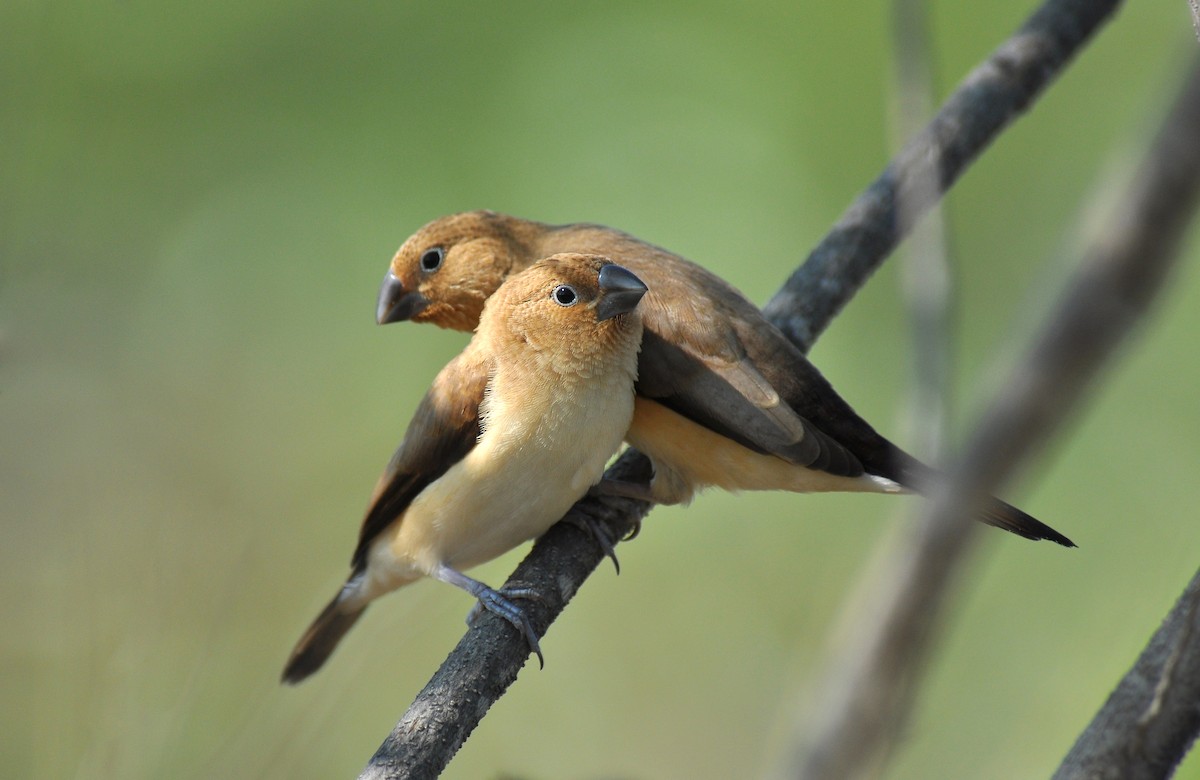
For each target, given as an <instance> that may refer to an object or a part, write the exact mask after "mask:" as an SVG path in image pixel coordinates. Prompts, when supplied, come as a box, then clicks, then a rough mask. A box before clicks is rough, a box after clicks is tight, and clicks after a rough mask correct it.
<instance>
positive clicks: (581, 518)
mask: <svg viewBox="0 0 1200 780" xmlns="http://www.w3.org/2000/svg"><path fill="white" fill-rule="evenodd" d="M564 519H565V520H566V521H567V522H568V523H570V524H571V525H573V526H575V527H576V528H578V529H579V530H581V531H583V532H584V533H587V534H589V535H590V536H591V537H592V538H593V539H595V540H596V544H598V545H600V550H601V551H602V552H603V553H604V557H606V558H608V559H609V560H611V561H612V562H613V568H614V569H616V570H617V574H620V573H621V562H620V561H618V560H617V550H616V542H614V541H613V538H612V536H611V535H610V534H609V533H608V529H607V528H605V527H604V524H603V523H601V522H600V521H599V520H597V519H596V518H595V517H594V516H592V514H591V513H590V512H588V511H587V510H586V509H584V508H582V507H580V506H579V505H578V504H577V505H575V506H574V507H572V508H571V511H570V512H568V513H567V516H566V517H565V518H564ZM635 533H636V530H635Z"/></svg>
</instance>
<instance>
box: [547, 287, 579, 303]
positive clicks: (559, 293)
mask: <svg viewBox="0 0 1200 780" xmlns="http://www.w3.org/2000/svg"><path fill="white" fill-rule="evenodd" d="M550 297H551V298H553V299H554V302H555V303H557V304H558V305H559V306H574V305H575V302H576V301H578V300H579V296H578V295H576V294H575V288H574V287H571V286H570V285H566V284H560V285H559V286H558V287H555V288H554V292H552V293H550Z"/></svg>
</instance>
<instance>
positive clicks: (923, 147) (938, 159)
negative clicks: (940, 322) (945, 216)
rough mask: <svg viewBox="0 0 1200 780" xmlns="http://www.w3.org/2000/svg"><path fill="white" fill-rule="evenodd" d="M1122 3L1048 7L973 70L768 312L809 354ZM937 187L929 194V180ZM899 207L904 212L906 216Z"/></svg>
mask: <svg viewBox="0 0 1200 780" xmlns="http://www.w3.org/2000/svg"><path fill="white" fill-rule="evenodd" d="M1119 5H1120V1H1119V0H1048V1H1047V2H1046V3H1044V4H1043V5H1042V7H1041V8H1039V9H1038V10H1037V11H1036V12H1034V14H1033V16H1031V17H1029V19H1028V20H1027V21H1026V22H1025V24H1024V25H1022V26H1021V28H1020V29H1019V30H1017V32H1016V33H1015V34H1013V36H1012V37H1010V38H1009V39H1008V40H1006V41H1005V42H1004V43H1003V44H1001V45H1000V47H999V48H998V49H996V51H994V52H993V53H992V55H991V56H990V57H988V58H987V59H986V60H984V61H983V63H981V64H980V65H979V66H978V67H976V68H975V69H974V70H973V71H971V72H970V73H969V74H968V75H967V77H966V79H964V80H963V82H962V83H961V84H960V85H959V86H958V89H956V90H955V91H954V94H952V95H951V96H950V97H949V98H948V99H947V100H946V103H945V105H943V106H942V109H941V110H940V111H939V112H938V114H937V116H935V117H934V118H933V121H932V122H930V123H929V125H928V126H927V127H926V128H925V129H924V130H923V131H922V132H921V133H920V134H919V135H917V136H916V137H915V138H913V139H912V140H911V141H909V142H908V144H907V145H906V146H905V147H904V148H903V149H902V150H901V151H900V153H899V154H898V155H896V157H895V158H894V159H893V160H892V162H891V164H889V165H888V167H887V168H886V169H885V170H884V172H883V173H882V174H881V175H880V176H879V178H878V179H876V180H875V181H874V182H873V183H872V184H871V186H870V187H868V188H867V189H866V191H864V192H863V193H862V194H861V195H859V196H858V198H857V199H856V200H855V201H854V202H853V203H851V204H850V207H849V208H848V209H846V211H845V212H844V213H843V214H842V216H841V218H840V219H839V220H838V222H837V224H836V225H834V226H833V229H832V230H830V231H829V233H828V234H827V235H826V236H825V238H824V239H823V240H822V241H821V243H820V244H818V245H817V247H816V249H814V250H813V251H812V253H810V254H809V256H808V259H807V260H806V261H805V262H804V265H802V266H801V267H800V268H799V269H798V270H797V271H796V272H795V273H793V274H792V275H791V277H790V278H789V279H788V280H787V282H786V283H785V284H784V286H783V289H781V290H780V291H779V292H777V293H775V296H774V297H773V298H771V300H770V301H769V302H768V303H767V305H766V306H765V307H764V308H763V311H764V312H765V313H766V314H767V316H768V317H769V318H770V319H771V321H772V322H774V323H775V324H776V325H778V326H779V328H780V330H782V331H783V332H784V333H786V334H787V335H788V337H789V338H791V339H792V341H794V342H796V344H798V345H800V346H801V347H802V348H804V349H808V348H809V347H811V346H812V344H813V342H814V341H816V338H817V336H818V335H820V333H821V331H822V330H823V329H824V328H825V326H826V325H828V324H829V322H830V321H831V320H832V319H833V317H834V315H836V314H837V313H838V311H840V310H841V308H842V306H844V305H845V304H846V302H847V301H849V300H850V298H851V297H852V296H853V295H854V293H855V292H856V291H857V290H858V288H859V287H861V286H862V285H863V284H864V283H865V282H866V280H867V278H868V277H869V276H870V275H871V274H872V273H873V272H874V271H875V269H876V268H878V267H879V264H880V263H881V262H883V260H884V258H886V257H887V256H888V254H889V253H890V252H891V251H892V249H894V248H895V246H896V244H897V243H899V242H900V239H902V238H903V237H904V236H905V235H906V234H907V232H908V230H909V229H910V228H911V227H912V224H911V220H916V219H918V218H919V217H920V216H921V215H923V214H924V213H925V212H926V211H928V210H929V208H930V207H931V206H933V204H934V203H936V202H937V200H938V198H940V197H941V195H942V193H944V192H945V191H946V190H947V189H949V188H950V186H951V185H952V184H954V182H956V181H958V177H959V176H961V175H962V174H963V172H964V171H965V170H966V169H967V167H968V166H969V165H970V164H971V163H972V162H974V160H975V158H976V157H978V156H979V154H980V152H982V151H983V150H984V149H986V148H987V146H988V144H990V143H991V142H992V141H993V140H995V138H996V136H998V135H999V134H1000V132H1001V131H1002V130H1004V128H1006V127H1007V126H1008V125H1009V123H1011V122H1012V121H1013V120H1014V119H1015V118H1016V117H1017V115H1018V114H1020V113H1021V112H1023V111H1024V110H1026V109H1027V108H1029V106H1030V105H1032V103H1033V101H1034V100H1035V99H1037V97H1038V96H1039V95H1040V94H1041V92H1042V91H1043V90H1044V89H1045V88H1046V87H1047V86H1048V85H1049V84H1050V82H1051V81H1053V80H1054V77H1055V76H1057V75H1058V74H1059V73H1060V72H1061V71H1062V69H1063V67H1065V66H1066V64H1067V62H1068V61H1070V59H1071V57H1072V56H1074V55H1075V53H1076V52H1077V51H1079V49H1080V47H1082V46H1083V44H1084V43H1085V42H1086V41H1087V40H1088V39H1089V38H1090V37H1091V36H1092V34H1094V33H1095V32H1096V30H1097V29H1098V28H1099V27H1100V25H1101V24H1103V23H1104V22H1105V21H1106V20H1107V19H1108V17H1109V16H1111V15H1112V14H1113V13H1114V12H1115V11H1116V9H1117V7H1118V6H1119ZM930 180H932V181H935V182H937V183H938V187H937V188H936V189H934V190H933V191H928V190H929V189H930V188H928V187H926V186H925V185H924V183H925V182H926V181H930ZM897 203H903V204H904V215H903V216H904V217H905V218H906V219H905V220H901V219H900V218H899V217H898V212H897V208H896V204H897Z"/></svg>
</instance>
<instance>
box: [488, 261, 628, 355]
mask: <svg viewBox="0 0 1200 780" xmlns="http://www.w3.org/2000/svg"><path fill="white" fill-rule="evenodd" d="M645 294H646V285H645V284H643V283H642V281H641V280H640V279H638V278H637V277H636V276H635V275H634V274H633V273H632V272H630V271H628V270H626V269H625V268H623V267H621V266H619V265H617V264H615V263H613V262H612V261H611V260H609V259H608V258H606V257H603V256H600V255H588V254H575V253H563V254H557V255H552V256H551V257H548V258H545V259H543V260H539V261H538V262H536V263H534V264H533V265H531V266H530V267H529V268H527V269H525V270H524V271H521V272H519V273H516V274H513V275H512V276H511V277H509V278H508V280H507V281H505V282H504V283H503V284H502V285H501V286H500V287H499V289H498V290H497V291H496V293H495V295H493V296H492V297H491V299H490V300H488V302H487V305H486V306H485V308H484V310H483V315H482V317H481V319H480V323H479V332H480V334H481V335H485V337H487V338H490V339H494V340H495V341H496V343H497V345H498V346H499V345H502V344H509V345H513V344H516V345H520V347H521V348H523V349H524V348H529V349H530V350H531V351H532V352H533V353H540V354H541V355H542V357H545V356H550V357H552V358H555V357H558V358H565V357H566V356H568V355H569V356H570V357H572V358H574V359H575V363H577V365H575V369H577V370H580V371H582V370H584V369H585V368H586V366H587V365H588V364H589V363H590V362H591V360H592V359H593V358H600V357H602V356H603V355H604V354H605V353H606V352H607V351H611V350H614V349H615V350H622V349H624V350H625V351H626V352H628V353H629V354H630V355H636V353H637V348H638V345H639V344H640V342H641V331H642V323H641V317H640V316H639V315H638V313H637V305H638V302H639V301H640V300H641V299H642V296H643V295H645ZM573 365H574V364H573Z"/></svg>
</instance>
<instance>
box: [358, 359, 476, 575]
mask: <svg viewBox="0 0 1200 780" xmlns="http://www.w3.org/2000/svg"><path fill="white" fill-rule="evenodd" d="M488 376H489V366H488V364H487V362H486V361H485V360H483V359H482V358H481V357H479V356H478V355H477V354H476V353H474V352H473V351H472V350H471V347H470V346H469V345H468V347H467V350H466V351H465V352H463V353H462V354H460V355H459V356H458V357H456V358H454V360H452V361H451V362H450V363H449V364H447V366H446V367H445V368H443V369H442V371H441V373H439V374H438V375H437V378H436V379H434V381H433V386H432V387H431V388H430V389H429V392H428V393H426V394H425V397H424V398H423V399H422V400H421V404H420V405H419V406H418V407H417V411H416V414H414V415H413V418H412V421H411V422H409V424H408V430H407V431H406V432H405V434H404V441H402V442H401V443H400V447H399V449H397V450H396V454H394V455H393V456H392V459H391V461H390V462H389V463H388V465H387V469H385V470H384V472H383V476H382V477H380V478H379V482H378V484H377V485H376V486H375V495H374V496H373V497H372V499H371V506H370V508H369V509H368V510H367V514H366V517H365V518H364V519H363V524H362V530H361V531H360V532H359V535H358V546H357V547H356V548H355V549H354V556H353V557H352V558H351V559H350V565H351V566H353V567H354V571H355V572H356V573H357V572H359V571H361V570H362V569H363V568H365V567H366V563H367V552H368V550H369V549H370V547H371V542H372V541H374V540H375V537H376V536H378V535H379V534H380V533H381V532H382V531H383V530H384V529H385V528H387V527H388V526H389V525H391V524H392V522H393V521H395V520H396V518H398V517H400V516H401V515H403V514H404V510H406V509H407V508H408V505H409V504H410V503H412V500H413V499H414V498H416V496H417V495H418V494H419V493H420V492H421V491H422V490H424V489H425V486H426V485H428V484H429V483H431V482H433V481H434V480H436V479H437V478H438V477H440V476H442V475H443V474H445V473H446V471H447V470H448V469H449V468H450V467H451V466H453V465H454V464H455V463H457V462H459V461H460V460H462V459H463V458H464V457H465V456H466V454H467V453H468V452H470V451H471V450H472V449H473V448H474V447H475V442H476V441H477V440H478V439H479V405H480V404H481V403H482V402H483V392H484V389H485V388H486V387H487V383H488Z"/></svg>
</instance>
